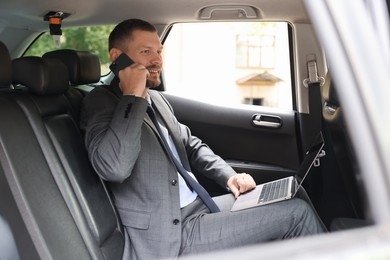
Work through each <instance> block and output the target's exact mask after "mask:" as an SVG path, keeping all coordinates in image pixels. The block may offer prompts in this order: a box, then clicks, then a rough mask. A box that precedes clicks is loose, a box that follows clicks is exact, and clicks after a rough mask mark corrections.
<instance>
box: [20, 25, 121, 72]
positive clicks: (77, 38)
mask: <svg viewBox="0 0 390 260" xmlns="http://www.w3.org/2000/svg"><path fill="white" fill-rule="evenodd" d="M112 29H114V25H111V26H94V27H77V28H67V29H63V31H62V36H61V47H60V48H61V49H74V50H79V51H90V52H92V53H94V54H96V55H98V57H99V60H100V63H101V64H102V66H104V65H107V64H109V63H110V58H109V56H108V36H109V34H110V32H111V31H112ZM54 49H55V48H54V42H53V38H52V36H51V35H50V33H49V32H46V33H44V34H42V35H41V36H40V37H39V38H38V39H37V40H36V41H35V42H34V43H33V44H32V46H31V47H30V48H29V49H28V50H27V52H26V54H25V56H42V55H43V54H44V53H46V52H48V51H52V50H54Z"/></svg>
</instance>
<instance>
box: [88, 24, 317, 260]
mask: <svg viewBox="0 0 390 260" xmlns="http://www.w3.org/2000/svg"><path fill="white" fill-rule="evenodd" d="M162 49H163V46H162V45H161V43H160V40H159V37H158V34H157V32H156V29H155V28H154V27H153V25H151V24H149V23H147V22H145V21H142V20H138V19H130V20H125V21H123V22H121V23H120V24H118V25H117V26H116V27H115V29H114V30H113V31H112V33H111V34H110V37H109V53H110V58H111V60H112V61H115V60H116V59H117V58H118V57H119V55H120V54H122V53H125V54H127V55H128V56H129V57H130V58H131V59H132V60H133V61H134V62H135V63H134V64H132V65H131V66H128V67H126V68H125V69H123V70H121V71H120V72H119V78H118V77H116V78H114V80H113V81H112V82H111V85H110V86H103V87H99V88H96V89H95V90H93V91H91V93H90V94H89V95H88V96H87V97H86V98H85V101H84V104H83V108H82V114H81V118H82V120H81V127H82V129H83V130H84V131H85V143H86V147H87V149H88V153H89V157H90V160H91V162H92V165H93V167H94V168H95V170H96V172H97V173H98V174H99V175H100V176H101V177H102V178H103V179H104V180H106V181H107V182H108V184H109V188H110V190H111V191H112V194H113V197H114V201H115V205H116V207H117V209H118V212H119V215H120V217H121V220H122V223H123V225H124V226H125V230H126V232H127V234H126V236H128V237H127V241H126V246H125V256H124V258H125V257H129V258H131V259H155V258H176V257H178V256H179V255H184V254H192V253H200V252H207V251H211V250H218V249H223V248H232V247H236V246H240V245H247V244H250V243H259V242H264V241H270V240H276V239H283V238H290V237H296V236H301V235H308V234H314V233H319V232H322V231H323V230H322V227H321V224H320V223H319V221H318V219H317V218H316V217H315V213H314V212H313V211H312V208H311V207H310V206H309V205H308V204H307V203H306V202H304V201H303V200H300V199H292V200H289V201H285V202H280V203H275V204H271V205H268V206H263V207H257V208H252V209H248V210H244V211H239V212H230V208H231V206H232V204H233V202H234V200H235V198H234V197H238V196H239V195H240V194H241V193H244V192H247V191H249V190H251V189H253V188H254V187H255V185H256V184H255V182H254V180H253V178H252V177H251V176H250V175H248V174H245V173H242V174H237V173H236V172H235V171H234V170H233V169H232V168H231V167H230V166H229V165H228V164H227V163H225V162H224V161H223V160H222V159H221V158H220V157H219V156H217V155H215V154H214V153H213V152H212V151H211V150H210V148H209V147H208V146H207V145H205V144H204V143H202V141H201V140H199V139H198V138H196V137H194V136H192V135H191V132H190V130H189V129H188V128H187V127H186V126H184V125H182V124H180V123H179V122H178V121H177V120H176V118H175V116H174V114H173V111H172V108H171V107H170V105H169V104H168V102H167V101H166V100H165V99H164V98H163V97H162V95H161V94H159V93H158V92H157V91H155V90H152V89H153V87H156V86H158V85H159V84H160V73H161V68H162V63H163V62H162V57H161V52H162ZM146 85H147V86H148V87H146ZM148 107H153V108H154V110H155V111H156V116H155V115H154V114H151V113H150V111H151V109H150V108H148ZM153 117H156V118H155V119H153ZM156 125H158V126H156ZM159 128H160V129H159ZM161 129H162V130H161ZM175 160H177V161H179V164H181V165H182V166H183V167H182V168H185V169H184V171H186V173H184V174H182V171H183V170H180V169H179V168H180V166H176V165H177V163H173V161H175ZM185 174H187V177H185V176H184V175H185ZM198 174H203V175H205V176H207V177H208V178H210V179H211V180H214V181H216V182H217V183H219V184H220V185H221V186H222V187H225V188H226V189H227V190H230V191H231V193H232V194H233V195H232V194H228V195H224V196H220V197H216V198H214V200H212V203H214V201H215V203H216V207H217V208H216V209H213V206H212V205H211V206H210V205H209V204H208V203H206V200H207V199H204V198H203V197H202V196H201V194H200V193H201V192H198V191H197V189H196V188H195V187H193V186H192V184H190V182H188V181H185V178H188V176H190V178H192V179H191V180H194V179H196V177H195V175H198ZM198 193H199V194H198ZM198 195H199V196H198ZM200 197H201V198H200ZM209 203H210V202H209Z"/></svg>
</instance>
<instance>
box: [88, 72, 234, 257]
mask: <svg viewBox="0 0 390 260" xmlns="http://www.w3.org/2000/svg"><path fill="white" fill-rule="evenodd" d="M117 82H118V81H117V80H115V79H114V81H113V82H112V84H111V85H110V86H102V87H98V88H96V89H94V90H93V91H91V93H89V94H88V95H87V96H86V97H85V100H84V103H83V107H82V111H81V128H82V130H83V131H84V133H85V144H86V147H87V150H88V153H89V157H90V160H91V162H92V165H93V167H94V169H95V170H96V172H97V173H98V174H99V175H100V176H101V178H103V179H104V180H106V181H107V182H108V183H109V188H110V190H111V192H112V194H113V197H114V201H115V204H116V207H117V209H118V212H119V215H120V217H121V220H122V222H123V225H124V226H125V229H126V231H127V234H128V236H129V237H128V238H129V241H128V242H129V243H127V245H126V248H125V255H129V256H130V258H131V259H155V258H175V257H177V256H178V254H179V249H180V244H181V230H182V228H181V222H182V221H181V210H180V199H179V185H178V181H177V178H178V175H177V171H176V169H175V167H174V165H173V164H172V163H171V161H170V159H169V158H168V155H167V154H166V152H165V150H164V149H163V147H162V145H161V140H160V137H159V135H158V132H157V130H156V129H155V127H154V125H153V123H152V121H151V119H150V118H149V117H148V115H147V113H146V109H147V106H148V103H147V101H146V100H144V99H142V98H138V97H134V96H123V95H122V93H121V91H120V89H119V87H118V83H117ZM149 94H150V96H151V99H152V102H153V103H154V104H155V106H156V109H157V111H158V112H159V113H160V114H161V116H162V118H163V120H164V121H165V123H166V125H167V128H168V130H169V131H170V133H171V135H172V139H173V141H174V143H175V145H176V147H177V150H178V153H179V156H180V158H181V160H182V162H183V165H184V167H185V168H187V170H190V171H192V172H193V173H194V174H195V176H196V175H197V174H203V175H205V176H207V177H209V178H210V179H212V180H214V181H216V182H217V183H219V184H220V185H221V186H223V187H225V186H226V182H227V180H228V178H230V177H231V176H233V175H235V174H236V173H235V172H234V170H233V169H232V168H231V167H230V166H229V165H228V164H226V163H225V162H224V161H223V160H222V159H221V158H220V157H219V156H217V155H215V154H214V153H213V152H212V151H211V150H210V148H209V147H208V146H207V145H205V144H204V143H202V142H201V140H200V139H198V138H196V137H194V136H192V135H191V132H190V130H189V129H188V127H186V126H184V125H182V124H180V123H179V122H178V121H177V120H176V118H175V116H174V114H173V110H172V108H171V107H170V105H169V104H168V102H167V101H166V100H165V99H164V98H163V97H162V95H161V94H160V93H158V92H157V91H154V90H149Z"/></svg>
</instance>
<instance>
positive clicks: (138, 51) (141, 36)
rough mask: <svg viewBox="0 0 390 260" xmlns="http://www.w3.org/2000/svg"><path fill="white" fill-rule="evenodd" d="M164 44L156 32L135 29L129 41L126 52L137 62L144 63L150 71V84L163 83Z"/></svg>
mask: <svg viewBox="0 0 390 260" xmlns="http://www.w3.org/2000/svg"><path fill="white" fill-rule="evenodd" d="M162 49H163V46H162V45H161V42H160V38H159V37H158V35H157V33H156V32H148V31H141V30H135V31H133V33H132V40H130V41H129V44H128V46H127V52H126V54H127V55H128V56H129V57H130V58H131V59H132V60H133V61H134V62H136V63H139V64H141V65H144V66H145V67H146V68H147V70H148V71H149V73H150V75H149V77H148V85H151V86H150V87H157V86H159V85H160V84H161V80H160V73H161V69H162V64H163V61H162V57H161V53H162Z"/></svg>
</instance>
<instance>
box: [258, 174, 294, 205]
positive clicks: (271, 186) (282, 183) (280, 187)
mask: <svg viewBox="0 0 390 260" xmlns="http://www.w3.org/2000/svg"><path fill="white" fill-rule="evenodd" d="M287 187H288V179H287V178H285V179H281V180H279V181H274V182H271V183H267V184H265V185H264V186H263V189H262V190H261V193H260V196H259V200H258V202H257V203H260V202H267V201H270V200H274V199H277V198H281V197H284V196H287Z"/></svg>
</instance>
